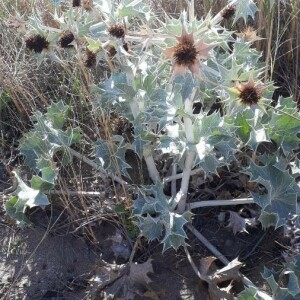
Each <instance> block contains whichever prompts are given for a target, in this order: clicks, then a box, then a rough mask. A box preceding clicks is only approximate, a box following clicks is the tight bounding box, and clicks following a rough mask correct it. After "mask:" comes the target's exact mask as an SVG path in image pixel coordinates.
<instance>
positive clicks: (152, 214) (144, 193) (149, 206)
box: [133, 182, 191, 251]
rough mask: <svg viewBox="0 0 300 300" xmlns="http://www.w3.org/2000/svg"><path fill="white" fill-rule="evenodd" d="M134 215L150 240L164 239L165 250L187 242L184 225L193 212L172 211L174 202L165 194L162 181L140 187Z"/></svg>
mask: <svg viewBox="0 0 300 300" xmlns="http://www.w3.org/2000/svg"><path fill="white" fill-rule="evenodd" d="M133 216H134V217H136V218H137V222H136V223H137V225H138V227H139V228H140V230H141V233H142V234H143V235H144V236H145V237H146V238H147V239H148V240H150V241H152V240H155V239H157V240H161V239H162V241H161V243H162V244H163V251H166V250H167V249H169V248H174V249H176V250H177V249H178V248H179V247H180V246H183V245H185V244H186V243H185V239H186V233H185V231H184V229H183V226H184V224H186V223H187V222H188V220H189V219H190V217H191V214H190V213H185V214H183V215H180V214H176V213H174V212H172V203H171V201H170V200H169V199H167V197H166V196H165V194H164V192H163V185H162V184H161V183H160V182H156V184H155V185H152V186H144V187H143V188H142V189H140V192H139V196H138V198H137V199H136V200H135V201H134V204H133ZM162 235H163V236H162Z"/></svg>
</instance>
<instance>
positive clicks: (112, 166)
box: [94, 135, 131, 177]
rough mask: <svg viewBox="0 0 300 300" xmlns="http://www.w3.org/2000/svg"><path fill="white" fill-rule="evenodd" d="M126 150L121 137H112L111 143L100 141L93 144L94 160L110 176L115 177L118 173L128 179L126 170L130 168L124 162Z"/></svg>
mask: <svg viewBox="0 0 300 300" xmlns="http://www.w3.org/2000/svg"><path fill="white" fill-rule="evenodd" d="M127 149H128V148H127V145H126V143H125V142H124V138H123V137H122V136H119V135H114V136H113V137H112V139H111V141H104V140H101V139H100V140H98V141H96V142H95V150H94V154H95V157H96V159H95V160H96V162H97V163H99V162H100V164H101V166H102V167H103V168H104V169H106V170H107V171H108V172H110V173H111V174H114V175H117V174H118V173H119V171H120V172H121V174H123V175H125V176H127V177H129V174H128V172H127V169H128V168H131V166H130V165H129V164H128V163H127V162H126V160H125V154H126V151H127Z"/></svg>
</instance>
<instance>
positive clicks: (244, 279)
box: [186, 224, 272, 300]
mask: <svg viewBox="0 0 300 300" xmlns="http://www.w3.org/2000/svg"><path fill="white" fill-rule="evenodd" d="M186 227H187V228H188V229H189V230H190V231H191V232H192V233H193V234H194V235H195V236H196V237H197V238H198V239H199V241H200V242H201V243H203V244H204V246H205V247H207V248H208V249H209V250H210V251H211V252H212V253H213V255H215V256H216V257H217V258H218V259H219V260H220V261H221V262H222V263H223V264H224V265H228V264H229V263H230V261H229V260H228V259H227V258H226V257H225V256H224V255H223V254H222V253H221V252H220V251H219V250H218V249H217V248H216V247H215V246H213V245H212V244H211V243H210V242H209V241H208V240H207V239H206V238H205V237H204V236H203V235H202V234H201V233H200V232H199V231H198V230H197V229H196V228H195V227H194V226H193V225H191V224H187V225H186ZM239 275H240V276H241V278H242V282H243V283H244V284H245V285H246V286H248V287H251V286H252V287H254V288H255V289H257V294H258V295H259V296H260V297H262V299H265V300H272V298H271V297H270V296H269V295H268V294H266V293H265V292H262V291H260V290H259V289H258V288H257V287H256V286H255V284H254V283H253V282H252V281H251V280H250V279H249V278H247V277H246V276H245V275H243V274H242V273H240V272H239Z"/></svg>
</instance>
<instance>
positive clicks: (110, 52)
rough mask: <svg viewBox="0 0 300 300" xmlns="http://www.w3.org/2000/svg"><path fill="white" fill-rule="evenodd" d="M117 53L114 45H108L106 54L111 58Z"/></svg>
mask: <svg viewBox="0 0 300 300" xmlns="http://www.w3.org/2000/svg"><path fill="white" fill-rule="evenodd" d="M116 54H117V50H116V48H115V47H114V46H112V45H109V46H108V49H107V55H108V57H109V58H113V57H114V56H115V55H116Z"/></svg>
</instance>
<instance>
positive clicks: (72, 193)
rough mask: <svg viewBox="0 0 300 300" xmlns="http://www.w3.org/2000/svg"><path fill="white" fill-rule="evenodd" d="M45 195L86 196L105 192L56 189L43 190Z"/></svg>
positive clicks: (100, 194)
mask: <svg viewBox="0 0 300 300" xmlns="http://www.w3.org/2000/svg"><path fill="white" fill-rule="evenodd" d="M44 193H45V194H46V195H67V196H87V197H100V196H102V197H104V196H105V192H86V191H70V190H66V191H58V190H50V191H47V192H44Z"/></svg>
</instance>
